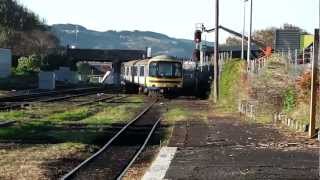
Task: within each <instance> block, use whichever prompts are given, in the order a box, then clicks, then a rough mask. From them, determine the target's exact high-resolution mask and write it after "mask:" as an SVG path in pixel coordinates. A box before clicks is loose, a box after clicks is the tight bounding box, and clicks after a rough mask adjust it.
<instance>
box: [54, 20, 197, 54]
mask: <svg viewBox="0 0 320 180" xmlns="http://www.w3.org/2000/svg"><path fill="white" fill-rule="evenodd" d="M51 28H52V31H53V32H54V34H55V35H56V36H57V37H58V38H59V40H60V43H61V45H63V46H67V45H76V46H77V47H78V48H86V49H145V48H146V47H147V46H148V47H152V51H153V53H154V54H169V55H174V56H180V57H190V56H191V55H192V51H193V49H194V43H193V41H192V40H185V39H176V38H172V37H168V36H167V35H164V34H160V33H155V32H150V31H119V32H118V31H105V32H99V31H93V30H89V29H86V28H85V27H83V26H80V25H73V24H56V25H53V26H52V27H51ZM77 29H78V34H77V40H76V30H77Z"/></svg>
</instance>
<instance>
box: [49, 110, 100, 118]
mask: <svg viewBox="0 0 320 180" xmlns="http://www.w3.org/2000/svg"><path fill="white" fill-rule="evenodd" d="M93 114H94V112H93V111H92V110H90V108H89V107H83V108H79V109H75V110H70V111H66V112H62V113H57V114H53V115H51V116H49V117H48V118H47V119H48V120H49V121H80V120H82V119H85V118H87V117H89V116H91V115H93Z"/></svg>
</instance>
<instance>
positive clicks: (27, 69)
mask: <svg viewBox="0 0 320 180" xmlns="http://www.w3.org/2000/svg"><path fill="white" fill-rule="evenodd" d="M40 66H41V60H40V57H38V56H36V55H31V56H29V57H21V58H20V59H18V66H17V69H16V71H17V72H18V73H34V72H38V71H40Z"/></svg>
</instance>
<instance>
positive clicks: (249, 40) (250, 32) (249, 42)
mask: <svg viewBox="0 0 320 180" xmlns="http://www.w3.org/2000/svg"><path fill="white" fill-rule="evenodd" d="M252 1H253V0H250V21H249V24H250V25H249V26H250V28H249V36H248V52H247V53H248V54H247V63H248V64H250V56H251V38H252V37H251V36H252Z"/></svg>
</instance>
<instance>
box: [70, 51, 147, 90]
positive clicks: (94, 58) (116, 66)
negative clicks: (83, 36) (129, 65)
mask: <svg viewBox="0 0 320 180" xmlns="http://www.w3.org/2000/svg"><path fill="white" fill-rule="evenodd" d="M67 56H68V59H72V62H73V63H77V62H81V61H86V62H112V73H111V75H112V76H113V82H114V84H115V85H120V73H121V63H123V62H128V61H131V60H137V59H143V57H146V51H145V50H121V49H68V50H67Z"/></svg>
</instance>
